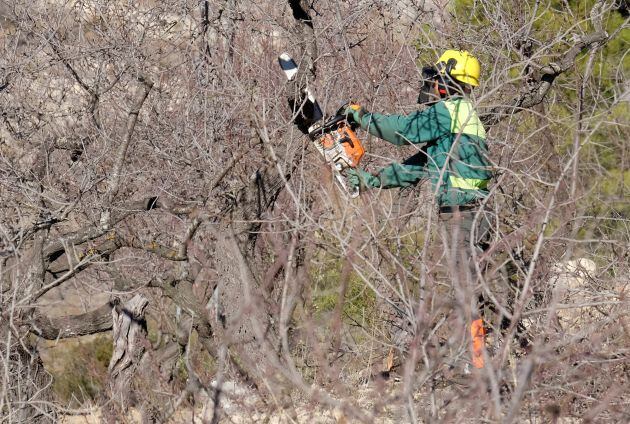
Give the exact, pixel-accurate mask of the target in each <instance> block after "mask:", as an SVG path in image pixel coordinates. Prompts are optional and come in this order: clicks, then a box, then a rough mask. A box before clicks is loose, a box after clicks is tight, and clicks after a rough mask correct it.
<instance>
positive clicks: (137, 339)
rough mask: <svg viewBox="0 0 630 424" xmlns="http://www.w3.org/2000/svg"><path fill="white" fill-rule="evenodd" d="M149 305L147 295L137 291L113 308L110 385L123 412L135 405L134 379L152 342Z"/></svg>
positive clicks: (112, 395)
mask: <svg viewBox="0 0 630 424" xmlns="http://www.w3.org/2000/svg"><path fill="white" fill-rule="evenodd" d="M148 304H149V301H148V300H147V299H146V298H144V297H143V296H141V295H139V294H137V295H135V296H134V297H133V298H132V299H131V300H129V301H128V302H127V303H126V304H125V305H124V307H122V308H118V307H117V308H114V309H112V318H113V324H114V328H113V330H114V331H113V337H114V351H113V353H112V358H111V360H110V362H109V388H110V392H111V397H112V399H113V400H114V401H115V403H116V406H117V408H118V409H119V410H120V411H121V412H125V411H126V410H127V408H128V407H129V406H130V405H131V404H133V399H131V398H130V394H131V392H132V391H131V387H132V379H133V377H134V375H135V373H136V371H137V370H138V367H139V366H140V363H141V361H142V357H143V356H144V353H145V351H146V350H147V346H148V345H149V344H148V340H147V324H146V321H145V319H144V311H145V309H146V307H147V306H148Z"/></svg>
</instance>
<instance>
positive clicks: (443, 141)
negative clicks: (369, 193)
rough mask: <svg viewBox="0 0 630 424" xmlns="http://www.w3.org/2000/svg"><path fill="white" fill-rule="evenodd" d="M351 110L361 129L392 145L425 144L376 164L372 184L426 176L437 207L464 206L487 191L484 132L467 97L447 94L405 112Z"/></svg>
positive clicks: (398, 184) (393, 184)
mask: <svg viewBox="0 0 630 424" xmlns="http://www.w3.org/2000/svg"><path fill="white" fill-rule="evenodd" d="M353 115H354V118H355V120H356V121H357V122H358V123H359V124H360V125H361V127H362V128H363V129H365V130H367V131H369V132H370V134H372V135H375V136H377V137H379V138H382V139H383V140H386V141H389V142H390V143H392V144H395V145H396V146H403V145H406V144H410V143H411V144H422V143H424V146H422V148H421V151H420V152H418V153H417V154H416V155H414V156H412V157H411V158H409V159H407V160H406V161H404V162H403V163H393V164H391V165H389V166H387V167H385V168H383V169H381V170H380V171H379V172H378V173H377V174H376V176H377V177H378V180H379V181H376V182H375V183H373V184H372V185H374V186H377V187H379V186H380V187H382V188H392V187H407V186H410V185H413V184H416V183H417V182H418V181H420V180H421V179H427V178H428V179H430V180H431V183H432V186H433V190H434V192H436V194H437V201H438V204H439V205H440V206H445V205H465V204H467V203H471V202H474V201H475V200H478V199H481V198H484V197H485V196H487V194H488V189H487V186H488V181H489V179H490V178H491V177H492V173H491V171H490V162H489V161H488V148H487V146H486V131H485V129H484V127H483V124H482V123H481V121H480V120H479V117H478V115H477V112H475V110H474V109H473V105H472V102H471V101H470V100H469V99H466V98H463V97H452V98H450V99H447V100H442V101H440V102H438V103H436V104H435V105H433V106H431V107H430V108H428V109H426V110H423V111H417V112H413V113H411V114H409V115H406V116H404V115H382V114H379V113H359V112H358V111H355V112H353ZM448 158H450V159H448ZM447 159H448V160H447ZM379 183H380V184H379ZM436 189H437V191H436Z"/></svg>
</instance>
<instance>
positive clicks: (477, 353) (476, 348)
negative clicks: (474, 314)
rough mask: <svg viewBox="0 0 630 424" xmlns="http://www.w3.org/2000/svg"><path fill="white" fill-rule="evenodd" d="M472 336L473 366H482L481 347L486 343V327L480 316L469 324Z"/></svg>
mask: <svg viewBox="0 0 630 424" xmlns="http://www.w3.org/2000/svg"><path fill="white" fill-rule="evenodd" d="M470 336H471V338H472V364H473V366H474V367H475V368H483V348H484V346H485V344H486V329H485V328H483V320H482V319H481V318H479V319H476V320H474V321H473V322H472V323H471V324H470Z"/></svg>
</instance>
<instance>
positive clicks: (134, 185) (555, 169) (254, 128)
mask: <svg viewBox="0 0 630 424" xmlns="http://www.w3.org/2000/svg"><path fill="white" fill-rule="evenodd" d="M394 3H395V4H389V2H379V1H372V0H369V1H354V2H334V1H328V0H322V1H315V2H306V1H297V0H295V1H294V0H289V1H288V2H279V1H275V2H263V1H251V2H242V1H238V0H220V1H219V0H217V1H214V0H212V1H210V0H201V1H197V0H196V1H192V0H162V1H150V0H147V1H142V2H137V3H136V4H131V3H130V2H117V1H111V2H97V1H72V2H58V1H54V2H46V1H31V2H27V1H21V0H18V1H13V2H0V12H1V13H2V21H1V26H2V35H1V38H0V39H1V40H2V49H3V53H2V56H0V57H1V59H0V61H1V62H0V63H1V69H2V72H1V73H0V96H1V102H2V103H1V104H2V126H1V130H0V131H1V132H0V137H1V139H0V170H1V171H0V172H1V175H2V178H1V179H0V196H1V197H0V198H1V202H0V214H1V219H0V230H1V236H0V240H1V241H0V274H1V275H0V277H1V279H0V324H1V326H0V355H1V359H0V364H2V366H1V367H0V375H1V377H0V379H1V381H2V388H1V389H0V416H1V417H2V419H3V421H4V420H7V421H8V422H36V421H54V420H57V419H59V418H61V417H62V416H64V415H72V414H78V413H86V412H94V411H92V410H90V411H85V410H77V409H73V408H75V407H76V405H65V404H63V403H62V402H61V401H60V400H59V399H58V398H57V397H55V394H54V393H53V391H52V388H51V387H52V386H51V384H52V377H51V375H50V373H49V372H48V370H47V366H48V364H45V363H43V362H42V359H41V355H40V352H41V350H42V349H43V340H52V341H57V340H61V339H71V338H79V337H82V336H86V335H92V334H97V333H108V334H110V333H111V334H112V335H113V340H112V343H113V345H114V346H115V348H114V353H113V356H112V359H111V362H110V368H109V384H108V386H107V388H105V389H103V393H102V395H101V397H100V398H99V399H96V400H95V401H96V403H97V404H98V405H97V406H99V407H100V409H101V414H102V415H101V416H102V417H103V419H107V420H111V421H114V420H117V419H121V417H124V416H125V415H126V414H130V413H131V411H130V408H133V409H134V410H137V411H139V413H140V414H141V415H142V417H143V420H144V421H146V422H150V421H159V422H163V421H168V420H171V419H176V418H174V417H177V415H178V414H179V413H180V412H181V411H182V410H183V409H186V407H190V409H191V410H193V413H194V414H196V415H197V416H202V418H201V419H202V420H206V421H207V422H219V421H220V420H223V419H230V417H232V418H234V420H239V419H240V420H242V421H245V422H247V421H253V420H261V419H264V418H269V417H270V416H271V415H273V414H277V415H278V416H282V417H285V418H287V420H289V421H291V420H293V421H299V422H302V421H304V422H309V421H312V420H313V419H314V417H317V418H318V419H322V420H327V419H330V420H337V421H338V422H343V421H344V420H346V419H350V420H354V421H358V422H380V421H384V420H391V421H392V422H400V421H409V422H419V421H426V422H454V421H456V422H462V421H465V420H471V421H479V420H487V421H493V422H494V421H497V422H499V421H500V422H504V421H507V422H522V421H526V420H531V421H532V422H534V421H540V420H544V419H547V420H553V421H554V422H559V421H558V420H559V419H560V418H561V417H564V416H573V417H583V418H584V419H585V420H586V421H589V420H591V421H593V420H598V421H609V422H620V421H624V420H627V419H628V418H629V417H628V413H627V410H628V401H627V399H625V398H624V393H625V392H627V390H628V388H629V387H628V386H629V384H630V383H629V381H630V379H629V378H628V349H627V345H628V340H630V334H628V332H629V331H630V330H628V322H627V320H628V300H627V295H626V290H627V287H626V285H627V280H628V278H627V277H628V240H629V237H628V206H627V200H625V199H626V198H627V194H628V186H627V178H628V177H627V173H628V171H627V169H628V168H627V163H628V162H627V161H628V157H627V151H628V148H627V141H626V140H628V135H629V134H628V120H627V115H628V114H627V111H628V105H627V101H628V82H627V75H626V74H625V73H626V72H627V70H628V69H627V59H628V58H627V51H626V52H625V53H622V54H620V53H619V51H620V49H619V47H618V44H619V43H623V42H624V40H625V42H627V32H628V20H627V7H626V5H625V2H613V1H596V2H589V8H588V9H584V8H579V7H578V8H576V7H571V5H570V4H569V3H568V2H567V3H566V4H565V3H564V2H556V1H551V0H544V1H543V0H541V1H527V2H512V3H510V2H502V1H499V0H475V1H462V2H448V1H446V2H444V1H433V2H431V1H405V2H394ZM591 3H592V4H591ZM462 8H464V9H463V10H462ZM578 9H579V11H576V10H578ZM545 14H553V16H558V17H560V18H558V19H560V20H561V21H562V22H558V23H557V26H555V27H548V28H547V27H541V26H540V22H547V23H548V22H550V18H549V16H548V15H545ZM464 17H465V18H464ZM624 19H625V20H624ZM615 45H617V46H616V47H615ZM451 47H456V48H466V49H468V50H470V51H472V52H473V53H474V54H475V55H477V56H478V57H479V58H480V59H481V60H482V62H483V63H484V75H483V81H484V82H483V84H482V86H481V87H479V89H478V90H477V91H476V94H475V101H476V102H477V104H478V107H479V109H480V110H481V111H482V120H483V122H484V123H485V124H486V125H487V127H488V129H489V142H490V149H491V152H492V153H491V154H492V158H491V159H492V161H493V165H494V166H495V168H496V178H495V180H494V181H493V184H492V191H491V196H490V197H489V199H488V201H487V204H486V208H487V209H488V210H490V211H492V216H493V217H494V222H493V224H494V229H495V231H494V239H493V240H492V243H491V245H490V247H489V250H488V252H487V254H486V256H484V257H481V258H478V259H479V261H478V263H479V269H480V270H481V268H483V267H487V268H488V270H487V271H486V272H484V273H481V272H480V273H479V279H478V283H479V284H478V287H475V290H474V291H470V290H468V288H463V287H461V286H458V282H457V281H456V280H454V279H451V278H450V277H449V276H448V275H449V270H448V263H449V256H450V252H449V251H448V249H446V247H445V244H444V240H442V239H441V238H440V235H439V234H438V232H437V231H436V225H435V221H436V217H435V208H434V204H433V200H432V193H431V192H430V189H429V187H428V185H426V184H421V185H420V186H419V187H417V188H416V189H413V190H410V189H404V190H399V191H384V190H383V191H378V190H376V191H373V192H368V193H364V194H363V195H362V196H361V198H360V199H358V200H351V199H349V198H347V196H345V195H344V193H343V192H342V191H340V190H338V188H336V186H335V185H334V183H333V178H332V176H331V173H330V170H329V169H328V166H327V165H326V164H325V163H323V162H322V160H321V158H320V157H319V156H318V155H317V152H316V151H315V149H314V148H312V146H311V145H310V144H311V142H310V141H309V139H308V137H306V136H305V135H304V134H302V132H301V131H300V130H299V128H297V126H296V125H294V120H295V118H296V117H297V116H298V115H299V113H300V111H299V106H300V105H299V101H296V100H299V98H300V93H301V91H302V90H303V89H304V88H305V87H306V86H308V87H309V88H311V89H312V90H313V91H315V92H316V93H317V95H318V98H319V99H320V102H321V104H322V106H323V107H324V108H325V109H326V110H327V111H328V112H329V113H330V112H332V111H334V110H336V109H337V108H338V107H339V106H340V105H341V104H343V103H345V102H346V101H348V100H350V99H353V100H354V101H358V102H360V103H361V104H364V105H365V106H366V107H367V108H368V109H369V110H373V111H377V112H395V113H403V112H409V111H411V110H414V109H415V108H416V107H417V105H416V104H415V99H416V97H417V91H418V88H419V86H420V80H419V78H420V77H419V71H418V68H417V65H418V63H420V62H432V61H435V60H436V59H437V57H438V55H439V53H440V51H441V50H443V49H445V48H451ZM626 50H627V48H626ZM283 51H288V52H290V53H291V54H292V55H293V56H294V57H295V58H296V60H297V61H298V62H299V64H300V73H299V75H298V77H297V78H296V80H295V82H293V83H290V84H287V83H286V82H285V81H284V79H283V76H282V75H281V73H280V72H279V69H278V67H277V62H276V58H277V56H278V54H279V53H281V52H283ZM615 55H616V56H615ZM611 56H612V57H611ZM611 63H616V65H614V66H616V68H614V69H611V68H607V69H604V67H605V66H608V65H610V64H611ZM287 104H290V105H292V107H288V106H287ZM362 136H364V134H362ZM567 140H569V142H567ZM366 146H367V147H368V151H369V154H368V155H367V158H366V159H365V160H364V164H363V165H364V166H365V167H366V168H367V169H371V170H373V169H376V168H377V167H378V166H379V165H382V164H386V163H388V162H390V161H392V160H399V159H401V157H402V156H401V153H400V152H395V151H393V150H391V149H390V148H388V147H387V146H384V145H383V144H381V143H378V142H376V141H375V140H371V139H370V138H366ZM406 149H407V150H405V151H404V153H403V154H412V153H413V152H414V150H413V147H411V146H410V147H408V148H406ZM611 152H613V153H611ZM505 278H508V279H509V281H510V284H508V285H506V286H504V287H501V288H499V289H497V287H496V284H495V283H494V281H495V280H501V281H504V279H505ZM502 279H503V280H502ZM477 292H483V293H484V294H485V295H486V296H489V297H490V298H493V299H494V300H495V301H496V302H495V303H496V305H497V308H498V309H499V310H500V312H501V313H503V314H504V315H506V316H509V317H510V318H511V320H510V322H511V324H510V325H509V326H507V328H504V330H505V331H504V332H503V335H502V337H501V338H500V340H495V341H494V342H493V348H492V351H489V352H487V353H488V361H487V363H488V366H487V367H486V368H484V370H483V371H482V372H479V373H476V374H472V375H465V374H464V373H463V372H462V370H463V368H462V367H461V366H460V365H461V364H463V363H465V361H466V359H467V357H468V356H467V355H468V352H467V349H468V343H467V340H468V336H467V334H466V325H465V319H466V318H465V317H466V310H465V307H464V306H463V304H464V303H465V302H462V299H465V298H466V296H472V295H474V293H477ZM503 292H506V293H503ZM68 293H74V294H73V295H72V296H70V295H68ZM64 294H65V295H67V296H68V297H67V298H68V299H72V301H73V302H77V303H79V302H83V301H84V298H85V297H88V296H89V297H90V300H89V301H87V300H86V301H84V302H83V303H82V304H81V305H79V304H75V305H70V304H69V303H70V302H65V303H64V302H63V301H62V302H59V301H56V300H55V299H56V297H58V296H60V295H64ZM508 301H509V304H507V302H508ZM392 315H403V316H405V317H406V318H407V320H408V321H409V323H410V328H409V329H408V331H409V334H411V336H412V340H411V342H410V343H409V344H408V346H407V347H406V349H404V351H403V352H398V351H396V350H395V349H394V345H395V341H394V340H393V339H392V334H393V331H392V328H391V326H392V322H391V321H390V320H389V317H391V316H392ZM112 329H113V331H112ZM150 334H155V335H157V336H156V337H155V338H152V337H149V336H150ZM497 338H498V336H497ZM519 338H521V339H522V338H524V339H527V343H528V344H527V347H523V346H520V345H518V343H517V341H518V339H519ZM202 354H203V355H207V357H209V358H211V359H210V361H211V365H208V363H204V362H203V361H200V360H198V358H199V357H200V355H202ZM180 374H184V377H183V378H182V377H181V376H180V377H178V375H180ZM178 378H179V380H178ZM611 380H612V381H613V383H612V384H611ZM87 406H88V404H87V403H86V404H85V405H84V407H87Z"/></svg>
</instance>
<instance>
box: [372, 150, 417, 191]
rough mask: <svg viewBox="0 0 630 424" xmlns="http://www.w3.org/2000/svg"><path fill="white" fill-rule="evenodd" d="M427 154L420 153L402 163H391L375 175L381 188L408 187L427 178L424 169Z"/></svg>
mask: <svg viewBox="0 0 630 424" xmlns="http://www.w3.org/2000/svg"><path fill="white" fill-rule="evenodd" d="M426 164H427V153H426V151H425V149H424V148H423V150H422V151H420V152H418V153H417V154H415V155H413V156H412V157H410V158H409V159H407V160H405V161H404V162H403V163H392V164H391V165H389V166H386V167H385V168H383V169H381V170H380V171H378V173H377V174H376V175H377V177H378V179H379V180H380V183H381V188H394V187H409V186H410V185H415V184H417V183H418V181H420V180H422V179H426V178H429V174H428V172H427V169H426Z"/></svg>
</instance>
